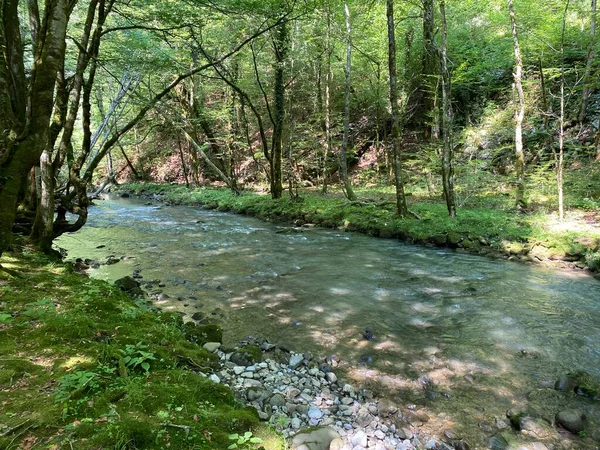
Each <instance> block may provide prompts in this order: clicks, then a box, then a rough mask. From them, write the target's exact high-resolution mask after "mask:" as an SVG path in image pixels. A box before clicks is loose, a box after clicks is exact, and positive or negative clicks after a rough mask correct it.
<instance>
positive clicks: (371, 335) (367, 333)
mask: <svg viewBox="0 0 600 450" xmlns="http://www.w3.org/2000/svg"><path fill="white" fill-rule="evenodd" d="M362 335H363V337H364V338H365V339H366V340H367V341H374V340H375V330H373V328H371V327H366V328H365V329H364V330H363V332H362Z"/></svg>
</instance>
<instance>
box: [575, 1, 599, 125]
mask: <svg viewBox="0 0 600 450" xmlns="http://www.w3.org/2000/svg"><path fill="white" fill-rule="evenodd" d="M596 3H597V0H592V5H591V6H592V8H591V18H590V43H589V45H588V53H587V60H586V63H585V74H584V76H583V82H584V88H583V98H582V101H581V109H580V111H579V122H580V123H583V121H584V119H585V111H586V109H587V106H588V102H589V100H590V94H591V93H592V80H594V81H596V80H595V79H594V78H593V77H592V67H593V64H594V58H595V57H596ZM596 78H597V77H596ZM596 82H597V81H596ZM594 84H595V83H594Z"/></svg>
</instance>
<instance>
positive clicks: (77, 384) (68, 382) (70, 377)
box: [54, 370, 99, 402]
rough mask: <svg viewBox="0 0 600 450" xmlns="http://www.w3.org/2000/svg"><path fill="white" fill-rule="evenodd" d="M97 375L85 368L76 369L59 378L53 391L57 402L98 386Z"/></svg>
mask: <svg viewBox="0 0 600 450" xmlns="http://www.w3.org/2000/svg"><path fill="white" fill-rule="evenodd" d="M97 377H98V375H97V374H96V373H94V372H89V371H87V370H77V371H75V372H73V373H68V374H66V375H65V376H63V377H61V378H59V379H58V380H57V382H58V389H57V390H56V392H55V393H54V395H55V397H56V401H57V402H65V401H67V400H70V399H73V398H74V397H76V396H78V395H79V394H82V393H83V392H84V391H85V390H94V389H96V388H97V387H98V386H99V383H98V378H97Z"/></svg>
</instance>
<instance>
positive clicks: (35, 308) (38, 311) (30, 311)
mask: <svg viewBox="0 0 600 450" xmlns="http://www.w3.org/2000/svg"><path fill="white" fill-rule="evenodd" d="M25 306H27V309H26V310H25V311H23V315H24V316H27V317H31V318H32V319H39V318H41V317H43V316H44V315H46V314H47V313H48V312H49V311H54V310H55V309H56V306H55V305H54V303H52V302H51V301H50V300H48V299H47V298H42V299H40V300H38V301H36V302H31V303H27V304H26V305H25Z"/></svg>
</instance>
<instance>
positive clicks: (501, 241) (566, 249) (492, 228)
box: [116, 183, 600, 274]
mask: <svg viewBox="0 0 600 450" xmlns="http://www.w3.org/2000/svg"><path fill="white" fill-rule="evenodd" d="M116 192H117V193H118V194H119V195H126V196H127V195H135V196H140V197H143V198H147V199H150V200H156V201H160V202H164V203H166V204H171V205H202V206H203V207H204V208H209V209H217V210H219V211H232V212H235V213H238V214H246V215H251V216H255V217H258V218H260V219H262V220H267V221H273V222H280V223H281V222H284V223H289V224H290V225H292V224H294V225H295V226H296V227H298V228H300V227H313V226H320V227H325V228H339V229H343V230H346V231H356V232H360V233H364V234H367V235H370V236H377V237H382V238H389V239H400V240H402V241H405V242H408V243H412V244H419V245H425V246H431V247H441V248H451V249H455V250H456V251H459V252H466V253H471V254H478V255H484V256H488V257H492V258H503V259H508V260H511V261H521V262H528V263H537V264H543V265H545V266H548V267H553V268H564V269H572V270H585V271H590V272H592V273H595V274H596V273H598V270H599V269H600V253H599V249H600V228H599V226H598V223H597V221H596V219H595V218H594V217H592V216H593V214H591V213H589V212H585V211H576V210H573V211H571V212H570V214H569V215H568V218H567V220H566V221H565V222H564V223H558V222H557V221H556V220H555V218H554V217H553V215H552V214H545V213H542V212H540V213H538V214H516V213H514V212H509V211H504V210H502V209H494V208H490V209H484V208H479V209H465V210H460V211H459V214H458V217H456V218H454V219H452V218H449V217H447V215H446V214H445V212H444V207H443V205H440V204H438V203H426V202H419V203H414V204H411V205H410V209H411V211H413V212H414V214H415V215H416V216H417V217H418V218H419V219H415V218H413V217H410V218H405V219H401V218H399V217H397V216H396V215H395V212H394V205H393V203H392V202H390V201H389V199H387V197H385V196H382V195H381V194H380V193H378V192H376V191H365V192H361V194H362V195H361V197H362V198H364V199H365V200H363V201H360V202H349V201H347V200H346V199H344V198H340V196H339V195H337V196H336V195H328V196H323V195H320V194H316V193H311V192H306V193H303V194H302V197H301V198H300V199H299V200H291V199H289V198H283V199H279V200H272V199H271V198H270V197H269V196H267V195H263V194H259V193H256V192H249V191H247V192H243V193H242V194H240V195H233V194H232V193H231V192H230V191H228V190H226V189H213V188H196V189H188V188H186V187H185V186H181V185H168V184H155V183H132V184H126V185H122V186H119V187H118V188H117V190H116ZM290 231H291V230H290Z"/></svg>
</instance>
